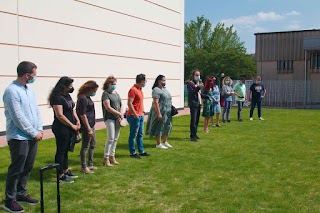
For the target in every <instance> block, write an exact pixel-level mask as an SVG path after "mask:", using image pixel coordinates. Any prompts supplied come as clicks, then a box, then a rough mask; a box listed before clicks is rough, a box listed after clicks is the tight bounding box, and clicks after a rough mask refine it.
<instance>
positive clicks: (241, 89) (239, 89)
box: [233, 83, 246, 101]
mask: <svg viewBox="0 0 320 213" xmlns="http://www.w3.org/2000/svg"><path fill="white" fill-rule="evenodd" d="M233 90H234V92H236V93H237V94H238V95H240V96H241V98H240V97H238V96H236V101H245V96H246V85H245V84H240V83H236V85H234V87H233Z"/></svg>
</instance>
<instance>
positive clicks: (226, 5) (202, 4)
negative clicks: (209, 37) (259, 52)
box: [185, 0, 320, 53]
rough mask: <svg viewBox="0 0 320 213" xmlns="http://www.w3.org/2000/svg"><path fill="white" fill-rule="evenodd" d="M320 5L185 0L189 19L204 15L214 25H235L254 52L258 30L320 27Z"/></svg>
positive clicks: (289, 0)
mask: <svg viewBox="0 0 320 213" xmlns="http://www.w3.org/2000/svg"><path fill="white" fill-rule="evenodd" d="M319 8H320V0H225V1H218V0H185V22H190V21H191V20H196V19H197V16H202V15H203V16H204V17H205V18H207V19H209V20H210V22H211V23H212V25H213V27H214V26H215V25H216V24H217V23H219V22H221V23H224V24H225V25H226V26H231V25H233V26H234V29H235V30H236V31H237V34H238V36H239V37H240V40H241V41H243V42H245V47H246V49H247V53H254V52H255V36H254V33H262V32H280V31H295V30H309V29H320V11H319Z"/></svg>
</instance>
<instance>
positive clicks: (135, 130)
mask: <svg viewBox="0 0 320 213" xmlns="http://www.w3.org/2000/svg"><path fill="white" fill-rule="evenodd" d="M146 83H147V80H146V76H145V75H144V74H139V75H137V76H136V84H135V85H133V86H132V87H131V89H130V90H129V92H128V112H127V120H128V123H129V125H130V135H129V138H128V144H129V151H130V157H132V158H140V156H149V154H148V153H147V152H145V151H144V147H143V138H142V137H143V129H144V127H143V125H144V108H143V92H142V87H145V85H146ZM134 139H136V142H137V146H138V152H139V155H138V154H137V153H136V148H135V146H134Z"/></svg>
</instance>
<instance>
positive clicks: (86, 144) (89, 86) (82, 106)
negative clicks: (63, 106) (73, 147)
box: [76, 81, 99, 174]
mask: <svg viewBox="0 0 320 213" xmlns="http://www.w3.org/2000/svg"><path fill="white" fill-rule="evenodd" d="M98 87H99V85H98V84H97V83H96V82H95V81H87V82H86V83H84V84H83V85H82V86H81V87H80V89H79V91H78V95H77V97H78V100H77V108H76V112H77V115H78V117H79V118H80V123H81V128H80V130H81V133H82V146H81V150H80V159H81V170H80V172H83V173H85V174H91V173H93V171H94V170H97V167H95V166H93V154H94V148H95V147H96V134H95V131H94V125H95V124H96V113H95V109H94V103H93V101H92V100H91V97H93V96H95V95H96V92H97V89H98ZM87 152H88V155H87ZM87 156H88V164H87V163H86V159H87Z"/></svg>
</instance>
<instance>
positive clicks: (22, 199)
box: [17, 195, 39, 205]
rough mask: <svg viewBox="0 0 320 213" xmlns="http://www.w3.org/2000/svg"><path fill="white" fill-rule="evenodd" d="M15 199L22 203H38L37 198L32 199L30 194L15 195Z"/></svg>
mask: <svg viewBox="0 0 320 213" xmlns="http://www.w3.org/2000/svg"><path fill="white" fill-rule="evenodd" d="M17 201H18V202H22V203H28V204H30V205H36V204H38V203H39V200H36V199H33V198H32V197H30V195H25V196H17Z"/></svg>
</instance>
